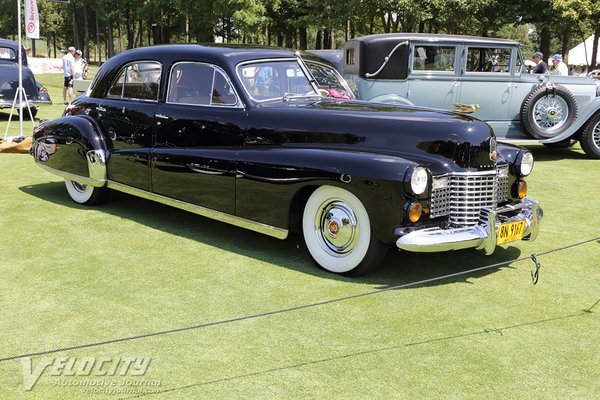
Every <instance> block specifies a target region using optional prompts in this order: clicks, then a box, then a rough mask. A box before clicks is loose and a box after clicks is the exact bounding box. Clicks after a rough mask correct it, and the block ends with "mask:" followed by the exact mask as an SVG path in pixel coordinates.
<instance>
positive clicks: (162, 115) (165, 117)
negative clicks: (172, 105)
mask: <svg viewBox="0 0 600 400" xmlns="http://www.w3.org/2000/svg"><path fill="white" fill-rule="evenodd" d="M155 116H156V118H160V119H170V118H169V117H167V116H166V115H164V114H155Z"/></svg>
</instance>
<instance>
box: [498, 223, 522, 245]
mask: <svg viewBox="0 0 600 400" xmlns="http://www.w3.org/2000/svg"><path fill="white" fill-rule="evenodd" d="M523 231H525V221H515V222H507V223H505V224H500V229H499V230H498V244H502V243H508V242H514V241H515V240H520V239H521V237H523Z"/></svg>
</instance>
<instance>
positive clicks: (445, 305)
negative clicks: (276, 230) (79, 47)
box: [0, 75, 600, 399]
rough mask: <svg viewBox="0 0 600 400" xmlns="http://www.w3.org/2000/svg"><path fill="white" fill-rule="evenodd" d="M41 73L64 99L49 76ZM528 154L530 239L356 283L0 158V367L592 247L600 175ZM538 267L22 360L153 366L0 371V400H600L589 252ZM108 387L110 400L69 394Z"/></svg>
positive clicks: (241, 235) (271, 244)
mask: <svg viewBox="0 0 600 400" xmlns="http://www.w3.org/2000/svg"><path fill="white" fill-rule="evenodd" d="M56 77H58V78H59V79H56ZM39 79H40V81H42V82H43V83H44V84H45V85H47V86H48V87H49V88H50V89H51V91H52V92H51V96H52V98H53V100H54V101H55V102H56V103H59V102H60V100H61V93H60V90H61V88H60V85H61V82H60V75H56V76H40V77H39ZM56 91H59V92H58V93H54V92H56ZM62 108H63V106H62V105H60V106H58V105H56V106H52V107H50V108H48V109H47V110H46V111H44V110H43V111H42V112H40V115H39V116H40V117H41V118H55V117H58V116H59V115H60V114H61V112H62ZM5 127H6V120H5V119H1V120H0V128H1V129H5ZM531 149H532V150H533V152H534V155H535V156H536V160H537V163H536V166H535V168H534V172H533V174H532V176H531V177H530V178H529V179H528V183H529V191H530V196H531V197H533V198H536V199H539V200H540V201H541V203H542V206H543V208H544V211H545V217H544V220H543V225H542V227H541V231H540V235H539V237H538V240H537V241H535V242H517V243H512V244H509V245H507V246H505V247H503V248H498V249H497V251H496V253H494V255H492V256H489V257H486V256H483V255H481V253H478V252H475V251H459V252H453V253H444V254H432V255H427V254H422V255H419V254H408V253H402V254H401V253H397V252H391V253H390V254H389V255H388V257H387V258H386V260H385V262H384V265H383V266H382V268H380V269H379V270H377V271H375V272H374V273H371V274H369V275H367V276H366V277H362V278H344V277H339V276H336V275H332V274H329V273H326V272H323V271H321V270H319V269H317V268H316V267H315V266H314V265H313V264H312V262H311V260H310V257H309V256H308V254H307V252H306V249H305V248H304V246H303V244H302V241H301V240H300V238H298V237H291V238H289V239H287V240H285V241H279V240H277V239H273V238H270V237H266V236H261V235H259V234H256V233H253V232H250V231H246V230H243V229H240V228H236V227H233V226H229V225H225V224H222V223H219V222H216V221H212V220H209V219H205V218H202V217H199V216H196V215H192V214H189V213H186V212H184V211H179V210H176V209H172V208H169V207H166V206H163V205H159V204H155V203H152V202H149V201H145V200H142V199H138V198H135V197H131V196H128V195H125V194H120V193H111V197H110V200H109V202H108V203H106V204H105V205H103V206H100V207H97V208H90V207H85V206H80V205H77V204H75V203H73V202H72V201H71V200H70V199H69V198H68V196H67V194H66V190H65V187H64V183H63V182H61V181H60V179H59V178H57V177H56V176H54V175H52V174H50V173H48V172H46V171H43V170H42V169H40V168H39V167H37V166H35V165H34V164H33V161H32V159H31V157H30V156H29V155H18V154H0V171H1V173H2V175H1V177H0V194H1V196H0V198H1V199H2V209H1V214H0V235H1V238H2V241H1V244H0V277H1V278H0V309H1V310H2V313H0V326H1V327H2V329H0V358H4V357H10V356H13V355H18V354H23V353H31V352H38V351H44V350H51V349H55V348H63V347H70V346H76V345H80V344H87V343H92V342H95V341H106V340H110V339H116V338H121V337H127V336H134V335H140V334H145V333H151V332H156V331H164V330H168V329H172V328H179V327H186V326H192V325H197V324H202V323H207V322H211V321H219V320H224V319H229V318H235V317H240V316H244V315H251V314H255V313H260V312H265V311H273V310H278V309H282V308H287V307H294V306H297V305H302V304H307V303H313V302H318V301H323V300H327V299H333V298H337V297H342V296H347V295H352V294H359V293H364V292H367V291H372V290H376V289H383V288H387V287H392V286H396V285H402V284H405V283H409V282H413V281H418V280H423V279H428V278H432V277H435V276H439V275H444V274H449V273H454V272H459V271H463V270H467V269H471V268H476V267H480V266H484V265H488V264H493V263H499V262H504V261H510V260H514V259H517V258H520V257H527V256H529V255H530V254H532V253H541V252H545V251H549V250H552V249H555V248H558V247H561V246H564V245H568V244H571V243H576V242H580V241H583V240H587V239H592V238H596V237H598V236H600V213H599V212H598V208H599V207H598V205H599V204H600V202H599V197H600V196H599V195H600V188H599V186H598V182H600V163H598V162H596V161H592V160H588V159H586V158H585V156H584V154H583V152H582V151H581V149H580V148H579V146H576V147H574V148H572V149H569V150H548V149H545V148H544V147H542V146H532V147H531ZM540 261H541V264H542V267H541V271H540V281H539V283H538V284H537V285H536V286H533V285H532V284H531V278H530V270H531V269H532V268H533V267H534V265H533V262H531V261H522V262H518V263H512V264H510V265H508V266H504V267H500V268H493V269H489V270H485V271H481V272H478V273H469V274H467V275H464V276H461V277H458V278H454V279H449V280H444V281H438V282H434V283H432V284H428V285H421V286H417V287H412V288H409V289H402V290H396V291H388V292H384V293H379V294H376V295H372V296H366V297H360V298H356V299H353V300H347V301H343V302H338V303H334V304H329V305H323V306H320V307H314V308H308V309H303V310H298V311H293V312H289V313H285V314H278V315H271V316H265V317H261V318H256V319H250V320H245V321H239V322H233V323H229V324H222V325H217V326H209V327H205V328H201V329H194V330H187V331H183V332H176V333H170V334H165V335H159V336H153V337H149V338H145V339H138V340H132V341H126V342H120V343H114V344H108V345H103V346H98V347H89V348H83V349H79V350H71V351H64V352H60V353H57V354H50V355H44V356H36V357H32V358H31V362H32V365H33V368H34V369H35V367H36V366H39V365H43V364H41V363H42V362H44V361H45V360H46V359H48V358H50V357H58V359H60V358H61V357H63V358H64V360H77V361H78V362H81V361H82V360H85V359H86V358H92V357H95V359H96V360H100V359H101V358H104V359H111V360H112V361H111V362H114V360H115V359H117V358H119V357H120V358H121V359H124V358H127V357H138V358H139V357H149V358H150V359H151V362H150V365H149V367H148V368H147V370H146V373H145V375H144V376H131V375H125V376H119V375H118V373H117V374H116V375H115V376H98V375H95V374H91V375H90V376H65V374H64V373H62V374H60V373H58V374H57V375H53V373H55V372H57V371H54V370H53V369H52V367H48V368H47V369H46V370H44V371H43V372H42V373H41V375H40V378H39V380H38V381H37V384H36V385H35V386H34V387H33V389H32V390H30V391H26V390H25V387H24V374H23V362H22V360H10V361H4V362H0V399H19V398H24V399H29V398H33V399H82V398H88V397H92V398H97V399H100V398H108V399H112V398H131V397H136V396H138V395H139V393H141V392H140V391H139V390H142V389H143V390H157V389H158V390H160V391H162V392H161V393H160V394H156V395H148V396H146V397H148V398H154V397H156V398H160V399H200V398H202V399H204V398H205V399H214V398H232V399H238V398H262V399H271V398H280V399H290V398H298V399H306V398H312V399H333V398H341V399H375V398H381V399H387V398H400V399H465V398H467V399H484V398H485V399H489V398H493V399H507V398H510V399H595V398H600V368H599V365H600V355H599V352H598V348H599V347H600V318H599V316H600V304H598V305H596V306H595V307H593V306H594V304H596V303H597V302H598V300H600V243H598V242H592V243H588V244H586V245H582V246H578V247H574V248H570V249H567V250H562V251H557V252H553V253H550V254H547V255H544V256H541V257H540ZM590 308H591V309H590ZM67 357H71V358H67ZM72 357H75V358H72ZM55 365H56V363H55ZM111 365H112V364H111ZM58 372H60V371H58ZM123 378H126V381H125V382H123ZM111 380H114V381H115V385H116V386H113V387H109V389H111V388H114V389H115V390H116V391H117V392H116V393H115V394H104V395H91V394H88V393H86V392H84V390H85V389H86V386H82V385H84V384H88V385H89V384H91V383H90V382H93V383H95V384H96V385H99V384H100V383H101V381H103V382H107V381H108V382H110V381H111ZM133 383H137V384H142V383H145V384H146V385H150V384H155V385H157V386H145V387H144V386H133ZM98 387H100V388H102V387H101V386H96V388H98ZM127 389H130V390H132V391H130V392H127ZM135 390H138V392H135Z"/></svg>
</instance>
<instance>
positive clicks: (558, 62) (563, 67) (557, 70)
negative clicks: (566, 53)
mask: <svg viewBox="0 0 600 400" xmlns="http://www.w3.org/2000/svg"><path fill="white" fill-rule="evenodd" d="M552 64H554V71H552V74H553V75H569V67H567V64H565V63H564V62H563V60H562V55H560V54H555V55H553V56H552Z"/></svg>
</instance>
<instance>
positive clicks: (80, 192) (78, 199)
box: [65, 179, 107, 205]
mask: <svg viewBox="0 0 600 400" xmlns="http://www.w3.org/2000/svg"><path fill="white" fill-rule="evenodd" d="M65 186H66V187H67V192H68V193H69V196H71V199H73V201H74V202H75V203H79V204H87V205H94V204H100V203H102V202H103V201H104V200H105V199H106V190H107V189H106V188H105V187H95V186H91V185H84V184H81V183H78V182H75V181H72V180H69V179H65Z"/></svg>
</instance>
